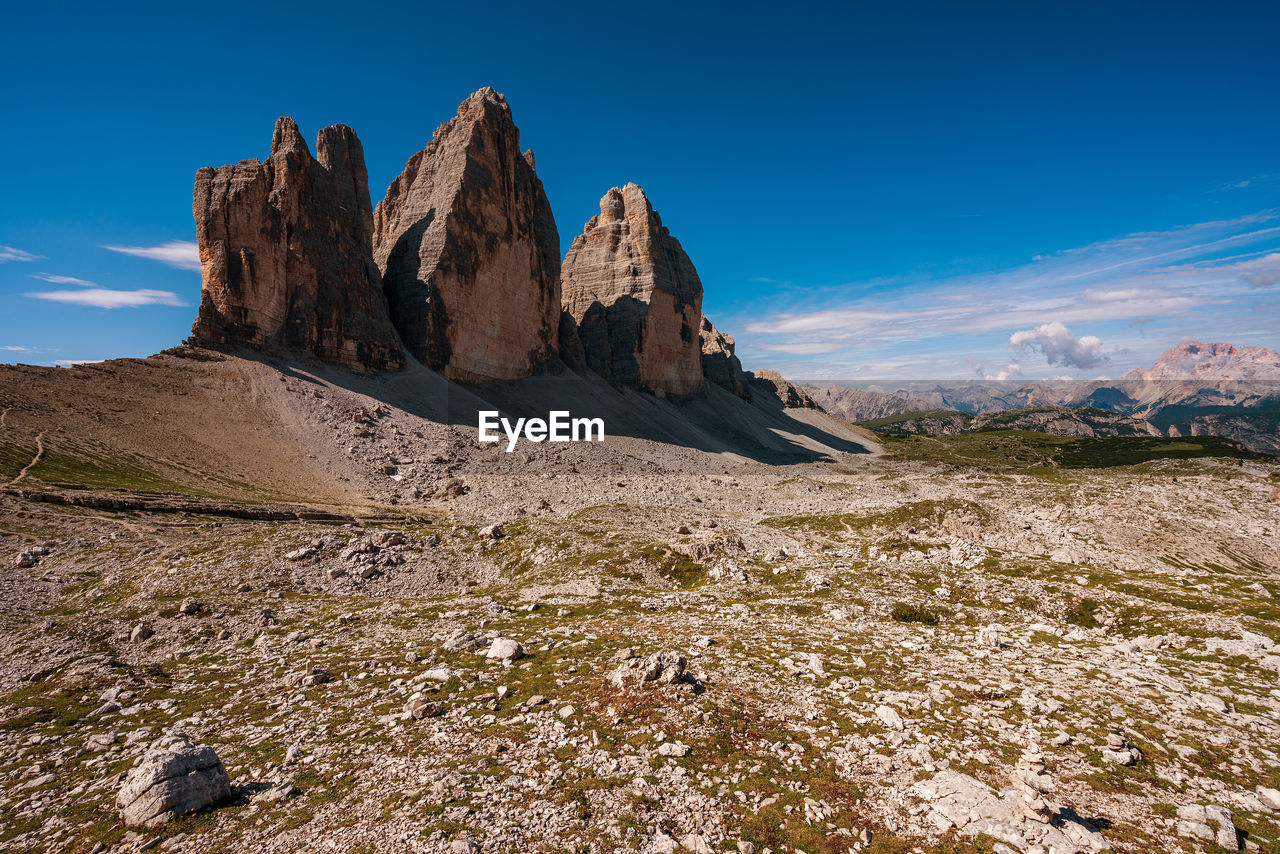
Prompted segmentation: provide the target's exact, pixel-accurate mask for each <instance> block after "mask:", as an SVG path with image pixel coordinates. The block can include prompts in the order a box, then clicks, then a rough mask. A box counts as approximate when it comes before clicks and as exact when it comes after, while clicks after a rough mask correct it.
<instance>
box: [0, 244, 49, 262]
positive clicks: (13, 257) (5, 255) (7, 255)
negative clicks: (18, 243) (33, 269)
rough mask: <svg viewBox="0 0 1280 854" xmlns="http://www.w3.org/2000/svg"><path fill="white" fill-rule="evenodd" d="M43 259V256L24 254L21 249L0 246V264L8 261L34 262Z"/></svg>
mask: <svg viewBox="0 0 1280 854" xmlns="http://www.w3.org/2000/svg"><path fill="white" fill-rule="evenodd" d="M43 257H44V256H43V255H32V254H31V253H30V252H23V251H22V250H21V249H14V248H13V247H12V246H0V264H3V263H5V262H6V261H34V260H36V259H37V258H43Z"/></svg>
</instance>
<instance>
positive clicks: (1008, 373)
mask: <svg viewBox="0 0 1280 854" xmlns="http://www.w3.org/2000/svg"><path fill="white" fill-rule="evenodd" d="M1020 376H1022V365H1019V364H1018V363H1016V362H1011V363H1009V364H1008V365H1005V367H1004V370H1002V371H996V372H995V373H994V374H986V375H984V376H983V379H987V380H997V381H1002V380H1007V379H1009V378H1010V377H1020Z"/></svg>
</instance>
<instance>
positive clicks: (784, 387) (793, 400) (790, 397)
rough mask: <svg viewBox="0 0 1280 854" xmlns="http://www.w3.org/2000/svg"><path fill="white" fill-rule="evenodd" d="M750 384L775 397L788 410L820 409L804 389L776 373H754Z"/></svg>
mask: <svg viewBox="0 0 1280 854" xmlns="http://www.w3.org/2000/svg"><path fill="white" fill-rule="evenodd" d="M751 383H752V384H753V385H755V386H758V387H759V388H760V389H761V390H762V391H764V392H765V393H766V394H773V395H776V396H777V398H778V400H780V401H782V405H783V406H786V407H787V408H789V409H821V408H822V407H820V406H818V404H816V403H814V401H813V398H812V397H809V395H808V394H806V393H805V391H804V389H802V388H799V387H798V386H794V385H792V384H791V383H789V382H787V381H786V380H785V379H783V377H782V374H780V373H778V372H777V371H756V372H755V373H753V374H752V375H751Z"/></svg>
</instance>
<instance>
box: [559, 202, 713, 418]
mask: <svg viewBox="0 0 1280 854" xmlns="http://www.w3.org/2000/svg"><path fill="white" fill-rule="evenodd" d="M561 279H562V282H563V290H564V303H565V309H566V310H567V311H568V312H569V313H570V314H572V315H573V318H574V320H576V321H577V323H578V335H579V337H580V338H581V341H582V348H583V351H584V353H585V355H586V360H587V365H588V367H590V368H591V369H592V370H594V371H596V372H597V373H599V374H600V375H602V376H604V377H607V378H609V379H612V380H613V381H614V382H618V383H621V384H623V385H629V386H634V387H635V388H640V389H645V390H647V391H652V392H654V393H656V394H659V395H683V394H691V393H693V392H695V391H697V390H698V389H700V388H702V376H703V375H702V344H701V341H700V335H699V332H700V330H701V328H702V281H701V280H700V279H699V278H698V273H697V271H696V270H695V269H694V268H693V262H692V261H690V260H689V256H688V255H686V254H685V252H684V250H683V249H682V248H681V247H680V243H679V242H678V241H677V240H676V239H675V238H674V237H672V236H671V234H670V233H669V232H668V231H667V229H666V227H665V226H663V224H662V220H661V219H660V218H659V217H658V214H657V213H656V212H655V211H654V210H653V207H652V206H651V205H650V204H649V200H648V198H646V197H645V194H644V191H643V190H641V189H640V188H639V187H637V186H636V185H635V184H627V185H626V186H625V187H623V188H622V189H618V188H617V187H615V188H613V189H612V190H610V191H609V192H607V193H605V195H604V198H602V199H601V200H600V214H599V216H595V217H592V218H591V220H590V221H589V222H588V223H587V225H586V228H585V230H584V231H583V233H582V234H581V235H579V236H578V237H576V238H574V241H573V245H572V246H571V247H570V248H569V254H568V255H567V256H566V257H565V261H564V267H563V270H562V275H561Z"/></svg>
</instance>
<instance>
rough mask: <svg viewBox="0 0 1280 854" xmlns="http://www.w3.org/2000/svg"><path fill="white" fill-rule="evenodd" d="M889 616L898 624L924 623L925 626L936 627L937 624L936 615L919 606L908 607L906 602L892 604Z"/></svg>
mask: <svg viewBox="0 0 1280 854" xmlns="http://www.w3.org/2000/svg"><path fill="white" fill-rule="evenodd" d="M889 616H890V617H892V618H893V619H894V620H897V621H898V622H899V623H924V624H925V625H926V626H936V625H937V624H938V615H937V614H936V613H935V612H933V611H930V610H929V609H928V608H925V607H923V606H921V605H908V604H907V603H906V602H894V603H893V608H892V610H890V611H889Z"/></svg>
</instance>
